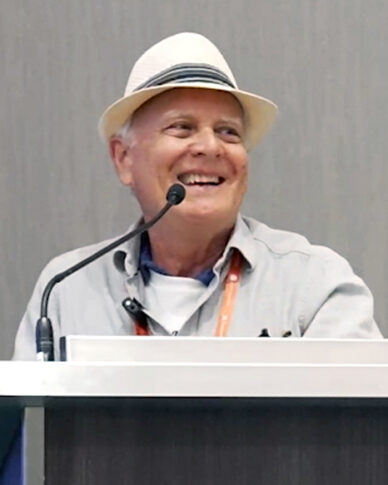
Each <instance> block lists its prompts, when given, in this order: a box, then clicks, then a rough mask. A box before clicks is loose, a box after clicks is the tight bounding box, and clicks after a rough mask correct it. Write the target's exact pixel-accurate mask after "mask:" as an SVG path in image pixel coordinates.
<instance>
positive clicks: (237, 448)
mask: <svg viewBox="0 0 388 485" xmlns="http://www.w3.org/2000/svg"><path fill="white" fill-rule="evenodd" d="M146 338H147V339H149V341H148V342H145V341H144V340H137V341H135V342H134V341H133V340H132V341H131V344H130V345H131V348H132V350H131V351H129V354H128V359H127V360H126V361H121V360H114V359H113V358H112V357H110V358H109V360H108V359H106V358H105V357H106V355H105V354H104V352H101V349H100V350H99V351H100V352H101V355H102V361H101V362H97V361H93V360H92V359H90V355H89V356H88V357H85V358H84V360H80V361H77V360H72V361H70V362H54V363H39V362H0V372H1V376H2V377H1V383H0V408H1V419H0V430H1V431H2V438H1V439H0V445H1V446H0V460H1V461H2V471H3V478H2V479H3V482H1V480H0V484H1V485H3V484H5V483H7V482H6V481H4V480H6V478H7V473H9V471H8V469H9V466H10V465H9V463H10V460H11V459H12V454H13V453H15V449H16V452H17V448H18V449H19V455H20V457H19V458H18V459H16V462H17V463H20V467H21V468H22V469H23V470H24V472H23V473H21V474H20V475H21V478H20V480H21V481H20V483H24V484H28V485H38V484H39V485H42V484H43V483H45V484H46V485H70V484H71V485H81V484H82V485H86V484H87V485H89V484H90V485H102V484H104V485H106V484H108V485H110V484H111V485H115V484H136V485H150V484H168V485H175V484H187V485H194V484H195V485H219V484H222V485H228V484H233V485H244V484H256V483H257V484H268V485H280V484H281V485H285V484H291V485H294V484H295V485H296V484H297V485H299V484H300V485H302V484H303V485H304V484H306V485H329V484H330V485H333V484H334V485H337V484H338V485H339V484H341V485H346V484H352V485H380V484H381V485H383V484H384V485H386V484H387V483H388V406H387V403H388V343H387V342H385V341H366V342H365V341H318V340H315V341H312V340H310V341H307V340H306V341H305V340H303V339H302V340H298V341H297V340H295V341H294V340H292V341H287V342H286V341H285V340H284V339H283V340H282V341H277V340H275V339H268V340H265V341H263V340H251V341H250V342H254V343H247V342H248V340H246V341H245V340H244V339H228V342H226V343H225V345H224V344H223V343H222V342H220V343H217V344H215V345H216V346H217V345H218V347H214V346H213V343H212V341H211V340H210V339H209V341H206V340H203V339H202V340H201V339H198V340H197V341H195V339H187V341H186V342H185V340H184V339H183V340H180V339H179V338H175V339H165V340H164V341H163V343H162V345H161V347H163V346H164V350H163V349H162V352H161V354H160V355H159V354H158V353H157V352H156V354H155V348H158V347H159V346H158V345H156V347H155V344H158V340H157V339H156V340H155V341H153V340H152V338H150V337H146ZM178 341H179V342H178ZM193 341H195V342H194V343H193ZM213 341H214V339H213ZM122 342H123V341H122V340H121V341H120V342H119V343H118V345H119V346H121V345H122ZM92 344H93V345H92V347H93V346H94V347H97V348H98V347H99V345H100V344H98V343H96V342H92ZM111 344H112V342H109V345H108V348H112V346H111ZM171 345H173V346H174V345H175V346H176V349H177V352H176V354H177V356H178V357H176V356H175V357H174V355H171V352H170V350H171ZM223 345H224V346H223ZM144 346H146V347H147V348H148V349H149V351H147V349H146V347H144ZM86 347H87V346H86ZM114 347H115V344H114V343H113V349H114ZM139 348H140V350H139ZM232 348H234V349H235V351H234V352H232V354H233V355H230V359H228V361H226V360H227V356H228V355H229V353H230V352H231V349H232ZM185 349H186V350H187V352H186V353H185ZM193 349H194V350H195V352H194V350H193ZM201 349H202V352H201ZM217 349H218V350H217ZM215 351H216V352H215ZM77 352H78V351H77ZM77 352H73V354H74V356H76V355H77ZM122 352H124V351H123V350H122V351H119V348H118V347H117V348H116V349H114V350H113V353H114V354H115V355H116V356H118V357H120V355H121V354H122ZM139 352H140V354H141V355H143V358H139ZM147 352H148V353H147ZM163 352H165V353H164V354H163ZM212 352H213V353H212ZM214 352H215V353H214ZM78 353H79V352H78ZM108 353H109V352H108ZM201 354H202V355H201ZM209 356H212V357H211V359H209ZM255 356H256V357H255ZM120 359H121V358H120ZM177 359H178V360H177ZM324 360H326V362H323V361H324ZM22 418H24V423H23V426H22V428H21V431H20V433H18V429H20V428H18V423H20V420H22ZM7 423H8V424H7ZM20 436H21V439H20ZM18 437H19V438H18ZM7 447H8V450H11V451H8V454H7V453H6V448H7ZM16 455H17V453H16ZM18 460H19V461H18ZM14 461H15V459H14ZM23 475H24V476H23ZM4 477H5V478H4ZM44 477H45V481H44ZM13 480H14V481H13V482H9V483H10V484H11V483H12V485H17V484H18V483H19V482H16V481H15V478H14V479H13ZM22 480H24V481H22Z"/></svg>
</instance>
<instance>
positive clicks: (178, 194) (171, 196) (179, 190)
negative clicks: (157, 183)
mask: <svg viewBox="0 0 388 485" xmlns="http://www.w3.org/2000/svg"><path fill="white" fill-rule="evenodd" d="M185 195H186V190H185V188H184V187H183V185H181V184H174V185H171V187H170V188H169V189H168V192H167V195H166V200H167V202H169V203H170V204H171V205H178V204H180V203H181V202H182V200H183V199H184V198H185Z"/></svg>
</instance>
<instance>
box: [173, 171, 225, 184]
mask: <svg viewBox="0 0 388 485" xmlns="http://www.w3.org/2000/svg"><path fill="white" fill-rule="evenodd" d="M178 179H179V180H180V181H181V182H182V183H184V184H185V185H193V184H219V183H220V182H221V177H217V176H216V175H203V174H199V173H185V174H183V175H179V176H178Z"/></svg>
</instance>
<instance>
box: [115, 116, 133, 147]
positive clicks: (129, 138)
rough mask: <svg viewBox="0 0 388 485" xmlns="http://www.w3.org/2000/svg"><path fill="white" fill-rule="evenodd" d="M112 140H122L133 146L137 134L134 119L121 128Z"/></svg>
mask: <svg viewBox="0 0 388 485" xmlns="http://www.w3.org/2000/svg"><path fill="white" fill-rule="evenodd" d="M112 138H121V139H122V140H124V141H126V142H128V143H129V145H130V146H131V145H133V144H134V142H135V134H134V132H133V127H132V119H131V118H129V119H128V120H127V121H126V122H125V123H124V124H123V125H122V126H120V128H119V129H118V130H117V131H116V132H115V133H114V134H113V136H112Z"/></svg>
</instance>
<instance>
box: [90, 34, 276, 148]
mask: <svg viewBox="0 0 388 485" xmlns="http://www.w3.org/2000/svg"><path fill="white" fill-rule="evenodd" d="M173 88H199V89H217V90H221V91H226V92H229V93H231V94H233V95H234V96H235V97H236V98H237V99H238V101H239V102H240V104H241V106H242V107H243V110H244V121H245V134H244V142H245V145H246V147H247V149H248V150H250V149H251V148H253V147H254V146H255V145H256V144H257V143H258V142H259V141H260V139H261V138H262V137H263V136H264V134H265V133H266V132H267V131H268V130H269V128H270V127H271V125H272V124H273V122H274V121H275V118H276V114H277V107H276V105H275V104H274V103H272V102H271V101H269V100H268V99H265V98H263V97H261V96H257V95H255V94H251V93H247V92H244V91H241V90H240V89H238V86H237V83H236V80H235V78H234V76H233V73H232V71H231V70H230V68H229V66H228V64H227V62H226V61H225V59H224V57H223V56H222V54H221V52H220V51H219V50H218V49H217V47H216V46H215V45H214V44H213V43H212V42H210V40H209V39H207V38H206V37H204V36H202V35H200V34H195V33H191V32H183V33H180V34H176V35H173V36H171V37H167V39H163V40H162V41H160V42H158V43H157V44H155V45H153V46H152V47H150V48H149V49H148V50H147V51H146V52H145V53H144V54H143V55H142V56H141V57H140V58H139V59H138V60H137V61H136V63H135V65H134V66H133V69H132V71H131V73H130V75H129V78H128V83H127V86H126V88H125V93H124V96H123V97H122V98H120V99H119V100H118V101H116V102H115V103H113V104H112V105H110V106H109V107H108V108H107V109H106V110H105V111H104V113H103V114H102V116H101V118H100V121H99V124H98V131H99V133H100V136H101V138H102V139H103V140H104V141H106V142H108V141H109V140H110V138H111V137H112V136H113V135H114V134H115V133H117V131H118V130H119V129H120V128H121V127H122V126H123V125H124V123H126V122H127V121H128V120H129V119H130V117H131V116H132V115H133V113H134V112H135V111H136V110H137V109H138V108H139V107H140V106H141V105H142V104H144V103H145V102H146V101H148V100H149V99H151V98H153V97H154V96H156V95H158V94H160V93H162V92H164V91H167V90H170V89H173Z"/></svg>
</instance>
